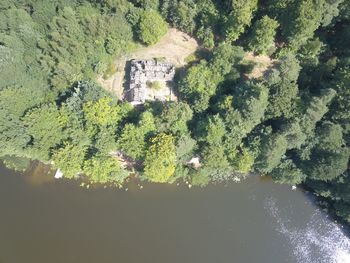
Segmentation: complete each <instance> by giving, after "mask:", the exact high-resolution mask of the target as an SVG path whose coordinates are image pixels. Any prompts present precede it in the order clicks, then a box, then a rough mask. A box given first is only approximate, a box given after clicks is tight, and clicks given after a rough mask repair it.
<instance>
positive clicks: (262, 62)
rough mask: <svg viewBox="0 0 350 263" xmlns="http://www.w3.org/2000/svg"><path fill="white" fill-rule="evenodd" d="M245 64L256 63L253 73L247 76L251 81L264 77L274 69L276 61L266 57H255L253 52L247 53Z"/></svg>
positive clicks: (244, 59)
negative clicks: (269, 70) (268, 71)
mask: <svg viewBox="0 0 350 263" xmlns="http://www.w3.org/2000/svg"><path fill="white" fill-rule="evenodd" d="M243 62H253V63H255V65H254V68H253V70H252V72H251V73H249V74H246V76H247V77H248V78H249V79H257V78H260V77H262V76H263V75H264V73H265V72H266V71H267V70H268V69H270V68H271V67H273V65H274V63H275V62H276V60H274V59H271V58H270V57H269V56H266V55H258V56H255V55H254V54H253V52H247V53H246V54H245V56H244V58H243Z"/></svg>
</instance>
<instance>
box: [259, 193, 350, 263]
mask: <svg viewBox="0 0 350 263" xmlns="http://www.w3.org/2000/svg"><path fill="white" fill-rule="evenodd" d="M277 202H278V201H277V199H274V198H267V199H266V200H265V206H264V208H265V209H266V210H267V211H268V212H269V214H270V215H271V216H272V217H273V218H274V219H275V221H276V225H277V229H276V230H277V231H278V232H279V233H281V234H282V235H283V236H284V237H285V238H286V239H287V240H288V241H289V242H290V244H291V246H290V247H291V248H292V253H293V255H294V256H295V257H296V259H297V262H300V263H349V262H350V240H349V238H348V237H347V236H346V235H345V234H344V233H343V231H342V230H341V228H340V227H339V226H338V225H337V224H335V223H333V222H332V221H331V220H330V219H328V218H327V217H326V216H325V215H324V214H323V213H322V212H321V211H320V210H316V212H315V213H314V214H313V215H312V216H311V217H310V219H309V221H308V222H307V223H306V224H305V225H303V226H299V227H298V228H296V227H295V226H290V225H289V224H288V222H290V218H288V211H281V209H280V208H279V207H280V206H278V204H277Z"/></svg>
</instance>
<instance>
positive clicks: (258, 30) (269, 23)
mask: <svg viewBox="0 0 350 263" xmlns="http://www.w3.org/2000/svg"><path fill="white" fill-rule="evenodd" d="M277 28H278V22H277V21H276V20H274V19H271V18H269V17H268V16H263V17H262V18H261V19H260V20H258V21H256V22H255V24H254V26H253V30H252V33H251V36H250V40H249V43H248V48H249V49H250V50H251V51H253V52H255V53H257V54H271V51H273V50H274V41H275V35H276V30H277Z"/></svg>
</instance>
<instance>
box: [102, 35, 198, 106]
mask: <svg viewBox="0 0 350 263" xmlns="http://www.w3.org/2000/svg"><path fill="white" fill-rule="evenodd" d="M197 48H198V43H197V41H196V40H195V39H194V38H192V37H190V36H189V35H187V34H185V33H183V32H181V31H179V30H177V29H174V28H171V29H169V30H168V33H167V34H166V35H165V36H164V37H163V38H162V39H161V40H160V41H159V42H158V43H157V44H155V45H153V46H149V47H144V46H142V47H140V48H139V49H136V50H135V51H134V52H132V53H130V54H127V55H125V56H123V57H121V58H119V59H117V60H116V61H115V65H116V68H117V72H116V73H115V74H114V75H113V76H111V77H110V78H109V79H103V78H102V76H100V77H99V78H98V79H97V80H98V82H99V83H100V84H101V85H102V86H103V87H104V88H105V89H107V90H109V91H111V92H112V93H113V94H115V95H116V96H117V98H118V99H121V98H122V95H123V90H124V87H123V85H124V86H125V84H124V82H125V73H126V72H127V67H128V65H127V61H129V60H131V59H153V58H157V59H164V60H165V61H167V62H170V63H172V64H174V65H175V66H176V67H181V66H183V65H185V64H186V61H185V59H186V58H187V57H188V56H189V55H191V54H192V53H194V52H195V51H196V49H197ZM126 74H127V73H126Z"/></svg>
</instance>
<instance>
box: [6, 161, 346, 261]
mask: <svg viewBox="0 0 350 263" xmlns="http://www.w3.org/2000/svg"><path fill="white" fill-rule="evenodd" d="M52 177H53V176H52V174H50V172H47V171H45V169H44V170H43V169H40V168H35V169H32V170H31V171H30V172H27V173H24V174H22V173H16V172H13V171H9V170H7V169H5V168H3V167H0V263H80V262H81V263H97V262H98V263H116V262H121V263H139V262H140V263H141V262H142V263H173V262H174V263H175V262H176V263H226V262H230V263H241V262H244V263H255V262H259V263H265V262H266V263H283V262H296V263H314V262H315V263H328V262H331V263H333V262H334V263H340V262H341V263H343V262H350V241H349V239H348V238H347V237H346V235H345V234H344V233H343V231H342V228H341V227H339V226H338V225H336V224H335V223H333V222H332V221H331V220H330V219H329V218H328V217H327V215H326V214H325V213H324V212H322V211H320V210H319V208H318V207H316V206H315V205H314V204H313V202H312V198H311V197H310V196H308V195H307V194H305V193H303V192H302V191H301V190H296V191H293V190H291V188H290V187H289V186H284V185H277V184H273V183H272V182H271V181H270V180H267V179H264V180H263V179H261V178H259V177H257V176H255V177H250V178H248V179H247V180H245V181H243V182H241V183H229V184H227V185H210V186H208V187H206V188H196V187H193V188H191V189H189V188H188V187H186V186H176V185H162V184H146V183H142V186H143V189H140V187H139V186H138V184H137V183H135V182H133V183H130V184H129V185H128V191H125V190H117V189H110V188H107V189H104V188H102V187H97V188H95V187H93V188H90V189H85V188H82V187H79V182H76V181H68V180H64V179H60V180H54V179H52Z"/></svg>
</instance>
